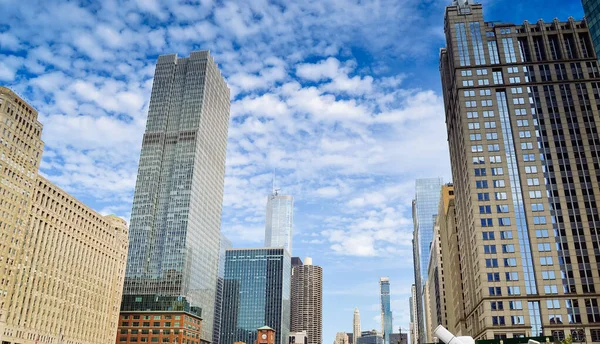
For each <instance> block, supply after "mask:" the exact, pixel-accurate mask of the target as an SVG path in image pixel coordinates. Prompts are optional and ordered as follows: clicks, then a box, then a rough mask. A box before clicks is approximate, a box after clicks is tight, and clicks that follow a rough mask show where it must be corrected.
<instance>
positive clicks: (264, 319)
mask: <svg viewBox="0 0 600 344" xmlns="http://www.w3.org/2000/svg"><path fill="white" fill-rule="evenodd" d="M291 274H292V271H291V258H290V255H289V253H288V252H287V250H285V249H283V248H258V249H233V250H227V253H226V258H225V280H224V283H223V309H222V314H223V315H222V319H221V341H220V344H233V343H234V342H238V341H241V342H244V343H254V342H255V340H256V335H257V331H256V329H257V328H260V327H262V326H265V325H266V326H269V327H271V328H273V329H274V330H275V333H276V334H277V335H276V338H275V344H286V343H287V340H288V335H289V332H290V288H291Z"/></svg>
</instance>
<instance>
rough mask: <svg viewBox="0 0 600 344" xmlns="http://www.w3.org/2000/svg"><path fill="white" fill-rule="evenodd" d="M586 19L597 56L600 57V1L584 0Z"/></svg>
mask: <svg viewBox="0 0 600 344" xmlns="http://www.w3.org/2000/svg"><path fill="white" fill-rule="evenodd" d="M583 10H584V11H585V19H586V22H587V24H588V26H589V29H590V35H591V36H592V43H593V45H594V47H595V48H596V56H600V0H583Z"/></svg>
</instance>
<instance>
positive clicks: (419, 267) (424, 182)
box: [413, 178, 444, 343]
mask: <svg viewBox="0 0 600 344" xmlns="http://www.w3.org/2000/svg"><path fill="white" fill-rule="evenodd" d="M443 183H444V182H443V180H442V178H427V179H417V181H416V192H415V199H414V201H413V224H414V234H413V237H414V239H413V256H414V264H415V284H416V286H417V300H416V304H417V323H418V324H417V325H418V328H419V336H420V338H419V339H420V343H424V342H425V335H426V333H425V316H424V313H423V311H424V308H423V307H424V306H423V286H424V285H425V281H426V280H427V266H428V264H429V255H430V250H431V248H430V245H431V241H433V223H434V216H435V215H437V212H438V204H439V201H440V192H441V190H442V184H443Z"/></svg>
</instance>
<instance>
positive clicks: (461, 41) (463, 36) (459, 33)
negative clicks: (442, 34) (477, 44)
mask: <svg viewBox="0 0 600 344" xmlns="http://www.w3.org/2000/svg"><path fill="white" fill-rule="evenodd" d="M454 28H455V29H456V39H457V40H458V55H459V58H460V65H461V66H470V65H471V58H470V56H469V46H468V43H467V28H466V25H465V23H456V24H454Z"/></svg>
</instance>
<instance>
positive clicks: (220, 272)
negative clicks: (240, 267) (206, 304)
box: [212, 233, 233, 344]
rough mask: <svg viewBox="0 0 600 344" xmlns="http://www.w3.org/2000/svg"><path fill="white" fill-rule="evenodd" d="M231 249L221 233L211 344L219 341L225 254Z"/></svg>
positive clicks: (227, 240)
mask: <svg viewBox="0 0 600 344" xmlns="http://www.w3.org/2000/svg"><path fill="white" fill-rule="evenodd" d="M231 248H233V245H232V244H231V241H230V240H229V239H227V237H226V236H225V234H223V233H221V241H220V244H219V270H218V272H217V290H216V294H215V318H214V319H215V320H214V323H213V340H212V344H219V341H220V339H221V310H222V309H223V280H224V278H225V253H226V252H227V250H229V249H231Z"/></svg>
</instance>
